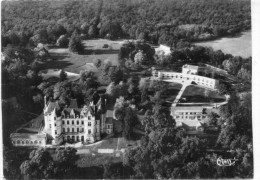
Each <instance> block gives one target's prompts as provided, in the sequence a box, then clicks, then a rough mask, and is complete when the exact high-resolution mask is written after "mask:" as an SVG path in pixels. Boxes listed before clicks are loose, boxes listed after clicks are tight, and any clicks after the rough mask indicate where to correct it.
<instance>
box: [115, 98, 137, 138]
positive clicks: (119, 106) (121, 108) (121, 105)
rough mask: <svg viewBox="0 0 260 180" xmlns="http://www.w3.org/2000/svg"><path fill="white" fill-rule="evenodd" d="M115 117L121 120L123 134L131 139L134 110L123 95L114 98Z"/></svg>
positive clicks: (135, 118)
mask: <svg viewBox="0 0 260 180" xmlns="http://www.w3.org/2000/svg"><path fill="white" fill-rule="evenodd" d="M114 111H115V117H116V119H118V120H120V121H122V124H123V125H122V126H123V127H122V129H123V136H124V137H126V138H127V139H131V138H132V135H133V127H134V125H135V124H136V120H137V116H136V110H135V109H134V108H132V107H131V106H130V102H129V101H126V100H125V99H124V98H123V97H119V98H117V99H116V103H115V106H114Z"/></svg>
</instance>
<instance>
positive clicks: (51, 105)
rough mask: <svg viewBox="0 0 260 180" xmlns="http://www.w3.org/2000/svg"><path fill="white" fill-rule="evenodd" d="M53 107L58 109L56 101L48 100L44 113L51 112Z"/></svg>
mask: <svg viewBox="0 0 260 180" xmlns="http://www.w3.org/2000/svg"><path fill="white" fill-rule="evenodd" d="M54 109H60V106H59V103H58V101H52V100H50V101H49V103H48V105H47V110H46V113H52V111H53V110H54Z"/></svg>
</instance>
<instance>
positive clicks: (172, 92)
mask: <svg viewBox="0 0 260 180" xmlns="http://www.w3.org/2000/svg"><path fill="white" fill-rule="evenodd" d="M181 87H182V84H180V83H174V82H171V83H169V88H168V89H166V90H165V91H163V93H162V96H161V97H162V99H163V100H164V101H167V102H173V101H174V100H175V98H176V96H177V95H178V93H179V91H180V90H181Z"/></svg>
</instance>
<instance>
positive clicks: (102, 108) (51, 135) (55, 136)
mask: <svg viewBox="0 0 260 180" xmlns="http://www.w3.org/2000/svg"><path fill="white" fill-rule="evenodd" d="M106 112H107V110H106V100H105V99H103V98H100V99H99V100H98V102H94V101H92V102H91V103H90V104H89V105H84V106H83V107H82V108H79V107H78V105H77V101H76V99H72V100H71V102H70V105H69V107H65V108H61V107H60V106H59V104H58V101H54V100H49V101H48V102H47V101H46V98H45V101H44V109H43V115H41V116H39V117H38V118H36V119H34V120H32V121H30V122H29V123H27V124H26V125H24V126H22V127H21V128H19V129H18V130H17V131H16V132H15V133H12V134H11V135H10V138H11V140H12V143H13V145H14V146H32V145H33V146H45V145H46V144H52V145H60V144H62V143H63V142H72V143H73V142H85V143H93V142H95V141H98V140H100V139H101V135H102V134H105V133H106V134H111V133H112V132H113V121H112V119H111V118H112V117H107V115H106ZM36 124H37V126H36ZM33 125H34V126H33Z"/></svg>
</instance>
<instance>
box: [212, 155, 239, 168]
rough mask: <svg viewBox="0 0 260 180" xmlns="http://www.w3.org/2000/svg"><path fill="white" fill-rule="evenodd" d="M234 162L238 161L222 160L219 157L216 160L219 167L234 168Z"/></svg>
mask: <svg viewBox="0 0 260 180" xmlns="http://www.w3.org/2000/svg"><path fill="white" fill-rule="evenodd" d="M236 161H238V159H235V158H234V159H222V158H221V157H219V158H218V159H217V165H219V166H234V165H235V163H236Z"/></svg>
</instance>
